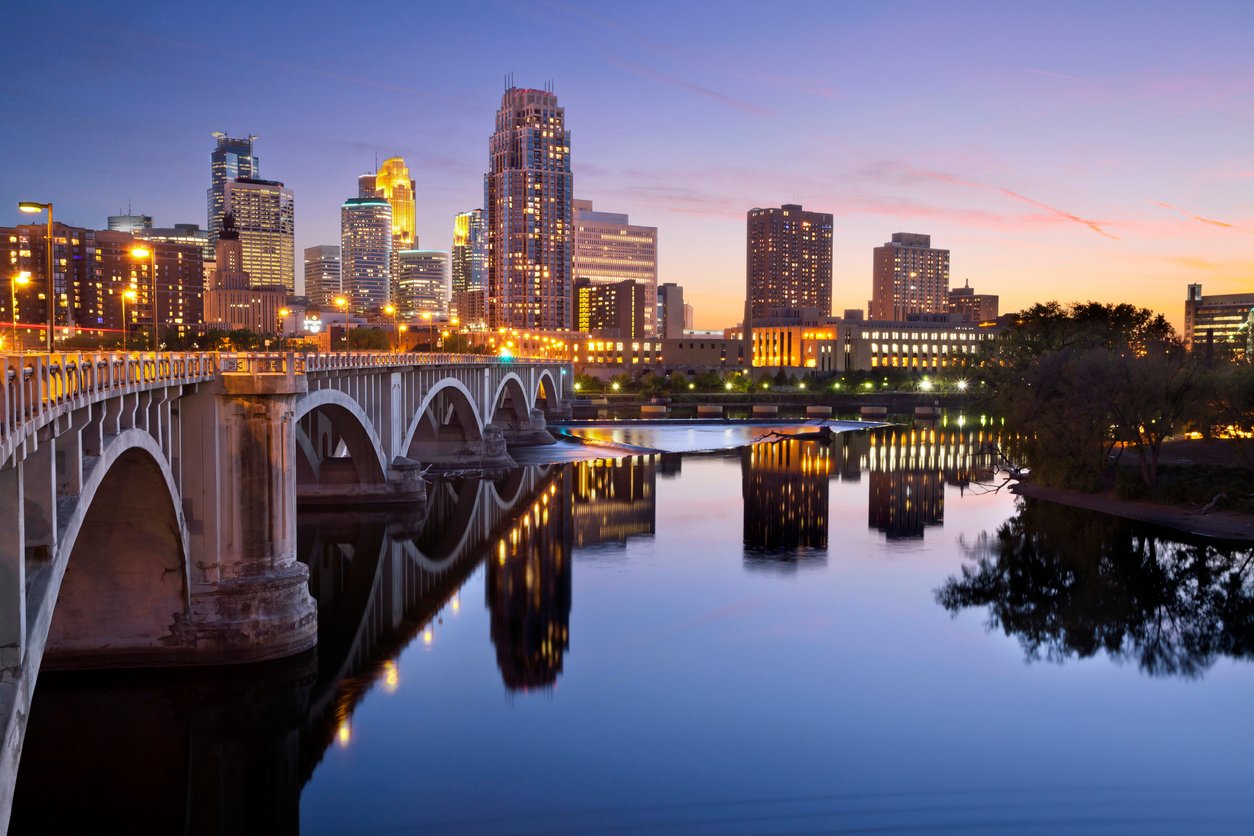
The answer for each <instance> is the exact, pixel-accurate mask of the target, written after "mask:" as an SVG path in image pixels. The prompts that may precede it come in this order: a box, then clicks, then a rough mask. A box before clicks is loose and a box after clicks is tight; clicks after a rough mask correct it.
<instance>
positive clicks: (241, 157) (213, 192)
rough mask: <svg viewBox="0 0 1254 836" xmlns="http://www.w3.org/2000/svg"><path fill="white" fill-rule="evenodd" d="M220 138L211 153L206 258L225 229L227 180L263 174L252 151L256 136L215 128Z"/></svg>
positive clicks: (210, 258) (216, 136)
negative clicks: (234, 134)
mask: <svg viewBox="0 0 1254 836" xmlns="http://www.w3.org/2000/svg"><path fill="white" fill-rule="evenodd" d="M213 138H214V139H215V140H216V141H217V145H216V146H215V147H214V149H213V151H212V153H210V155H209V193H208V198H209V223H208V227H209V240H208V242H207V248H206V250H205V259H206V260H209V261H211V260H213V256H214V247H216V246H217V243H218V230H220V229H222V216H223V215H224V214H226V184H227V183H230V182H231V181H233V180H236V179H237V178H240V177H260V176H261V167H260V160H258V159H257V157H256V156H254V155H253V142H255V141H256V139H257V137H256V136H249V137H247V138H245V139H235V138H232V137H229V136H227V135H226V134H224V133H222V132H221V131H214V133H213Z"/></svg>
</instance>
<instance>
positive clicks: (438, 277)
mask: <svg viewBox="0 0 1254 836" xmlns="http://www.w3.org/2000/svg"><path fill="white" fill-rule="evenodd" d="M397 263H398V264H399V265H400V266H399V268H398V273H397V277H396V285H397V288H398V293H397V296H396V298H395V300H394V301H395V303H396V311H397V313H398V314H399V315H400V316H401V318H403V319H413V318H415V317H418V316H421V315H422V314H424V313H429V314H431V315H432V316H435V317H442V316H445V315H446V314H448V302H449V270H448V267H449V257H448V253H446V252H443V251H442V250H401V251H400V253H398V254H397Z"/></svg>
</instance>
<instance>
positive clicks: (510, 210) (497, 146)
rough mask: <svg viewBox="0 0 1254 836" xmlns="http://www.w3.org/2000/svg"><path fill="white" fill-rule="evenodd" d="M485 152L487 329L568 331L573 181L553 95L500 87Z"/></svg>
mask: <svg viewBox="0 0 1254 836" xmlns="http://www.w3.org/2000/svg"><path fill="white" fill-rule="evenodd" d="M488 152H489V168H488V173H487V174H486V175H484V183H483V192H484V207H485V209H486V211H487V215H488V324H489V325H490V326H491V327H494V328H495V327H499V326H512V327H516V328H538V329H541V330H565V329H568V328H570V325H571V249H572V245H573V241H574V230H573V228H572V224H571V192H572V190H573V188H574V176H573V175H572V174H571V170H570V132H569V131H567V130H566V112H565V110H564V109H563V108H561V107H559V106H558V104H557V96H556V95H555V94H554V93H553V92H551V91H549V90H529V89H523V88H518V87H510V88H509V89H508V90H506V91H505V94H504V95H503V96H502V97H501V107H500V109H499V110H498V111H497V112H496V132H495V133H493V134H492V138H491V139H490V140H489V143H488Z"/></svg>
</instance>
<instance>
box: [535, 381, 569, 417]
mask: <svg viewBox="0 0 1254 836" xmlns="http://www.w3.org/2000/svg"><path fill="white" fill-rule="evenodd" d="M561 399H562V390H561V389H560V388H559V387H558V385H557V381H556V380H554V379H553V374H552V373H551V372H550V371H549V370H548V369H542V370H541V371H540V373H539V374H537V375H536V390H535V391H534V392H532V393H531V406H532V408H533V409H538V410H540V411H541V412H543V413H544V414H545V415H546V416H547V415H552V414H554V413H555V412H557V409H558V404H559V403H560V402H561Z"/></svg>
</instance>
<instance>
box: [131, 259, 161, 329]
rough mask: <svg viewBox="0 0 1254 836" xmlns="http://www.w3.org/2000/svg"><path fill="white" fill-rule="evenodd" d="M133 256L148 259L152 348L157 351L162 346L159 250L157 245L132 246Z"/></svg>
mask: <svg viewBox="0 0 1254 836" xmlns="http://www.w3.org/2000/svg"><path fill="white" fill-rule="evenodd" d="M131 257H132V258H146V259H148V280H149V291H148V292H149V293H151V294H152V340H151V346H152V350H153V351H156V350H157V348H158V347H159V346H160V344H161V343H160V340H158V339H157V329H158V328H159V327H160V326H159V325H158V324H157V323H158V320H157V250H156V248H155V247H145V246H142V245H141V246H138V247H132V248H131Z"/></svg>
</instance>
